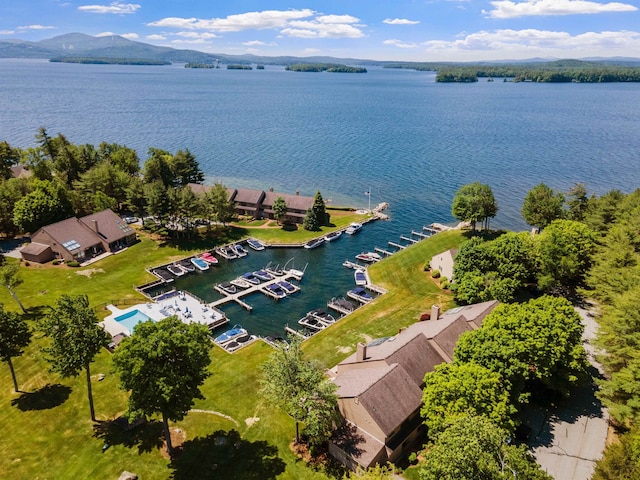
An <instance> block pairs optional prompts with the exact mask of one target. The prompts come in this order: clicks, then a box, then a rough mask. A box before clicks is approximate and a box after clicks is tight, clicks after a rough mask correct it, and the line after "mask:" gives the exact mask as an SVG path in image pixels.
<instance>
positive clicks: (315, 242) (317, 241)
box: [304, 237, 324, 249]
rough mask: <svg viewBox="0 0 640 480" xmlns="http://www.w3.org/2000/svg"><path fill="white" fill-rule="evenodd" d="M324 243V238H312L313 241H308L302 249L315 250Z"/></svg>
mask: <svg viewBox="0 0 640 480" xmlns="http://www.w3.org/2000/svg"><path fill="white" fill-rule="evenodd" d="M323 243H324V237H319V238H314V239H313V240H309V241H308V242H307V243H305V244H304V248H307V249H311V248H317V247H319V246H320V245H322V244H323Z"/></svg>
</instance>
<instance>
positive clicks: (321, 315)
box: [309, 310, 336, 326]
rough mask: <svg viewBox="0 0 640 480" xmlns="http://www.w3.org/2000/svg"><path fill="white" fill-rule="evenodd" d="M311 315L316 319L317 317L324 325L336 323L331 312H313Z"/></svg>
mask: <svg viewBox="0 0 640 480" xmlns="http://www.w3.org/2000/svg"><path fill="white" fill-rule="evenodd" d="M309 314H311V315H313V316H314V317H316V318H317V319H318V320H320V321H321V322H322V323H324V324H325V325H327V326H329V325H332V324H334V323H336V319H335V317H334V316H333V315H331V314H330V313H329V312H326V311H324V310H313V311H311V312H309Z"/></svg>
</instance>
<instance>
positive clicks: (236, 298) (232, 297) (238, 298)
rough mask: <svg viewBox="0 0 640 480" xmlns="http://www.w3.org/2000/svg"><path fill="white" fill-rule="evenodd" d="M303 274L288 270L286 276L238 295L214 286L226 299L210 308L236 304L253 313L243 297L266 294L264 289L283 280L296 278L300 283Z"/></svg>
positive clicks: (212, 303) (245, 290) (263, 283)
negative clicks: (231, 303) (230, 303)
mask: <svg viewBox="0 0 640 480" xmlns="http://www.w3.org/2000/svg"><path fill="white" fill-rule="evenodd" d="M303 274H304V272H301V271H299V270H287V271H286V272H285V274H284V275H282V276H280V277H275V278H274V279H272V280H269V281H268V282H261V283H260V284H258V285H252V286H251V287H249V288H246V289H244V290H242V291H240V292H236V293H232V294H230V293H227V292H225V291H224V290H222V289H221V288H220V287H219V286H218V285H214V286H213V288H214V289H215V290H216V291H217V292H220V293H221V294H222V295H224V297H223V298H221V299H220V300H216V301H215V302H211V303H210V304H209V306H210V307H214V308H217V307H219V306H221V305H224V304H226V303H229V302H236V303H237V304H238V305H240V306H241V307H242V308H244V309H246V310H247V311H249V312H251V311H253V307H252V306H251V305H249V304H248V303H247V302H245V301H244V300H242V298H243V297H246V296H247V295H251V294H253V293H265V292H264V290H263V289H264V287H266V286H267V285H272V284H274V283H277V282H280V281H282V280H290V279H292V278H295V279H296V280H298V281H300V280H302V275H303ZM294 293H295V292H294Z"/></svg>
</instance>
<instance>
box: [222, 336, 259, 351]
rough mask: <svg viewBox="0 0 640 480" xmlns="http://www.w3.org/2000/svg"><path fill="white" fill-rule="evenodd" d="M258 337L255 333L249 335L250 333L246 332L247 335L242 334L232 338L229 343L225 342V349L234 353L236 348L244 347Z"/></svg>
mask: <svg viewBox="0 0 640 480" xmlns="http://www.w3.org/2000/svg"><path fill="white" fill-rule="evenodd" d="M256 338H258V337H256V336H255V335H249V334H245V335H240V336H239V337H237V338H235V339H233V340H231V341H230V342H228V343H225V344H224V347H223V348H224V349H225V350H226V351H227V352H229V353H233V352H235V351H236V350H238V349H240V348H242V347H244V346H245V345H249V344H250V343H251V342H253V341H254V340H255V339H256Z"/></svg>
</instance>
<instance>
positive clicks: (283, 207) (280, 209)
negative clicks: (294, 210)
mask: <svg viewBox="0 0 640 480" xmlns="http://www.w3.org/2000/svg"><path fill="white" fill-rule="evenodd" d="M286 214H287V204H286V202H285V201H284V198H282V197H278V198H276V199H275V200H274V201H273V218H275V219H276V222H277V223H278V224H280V219H281V218H283V217H284V216H285V215H286Z"/></svg>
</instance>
